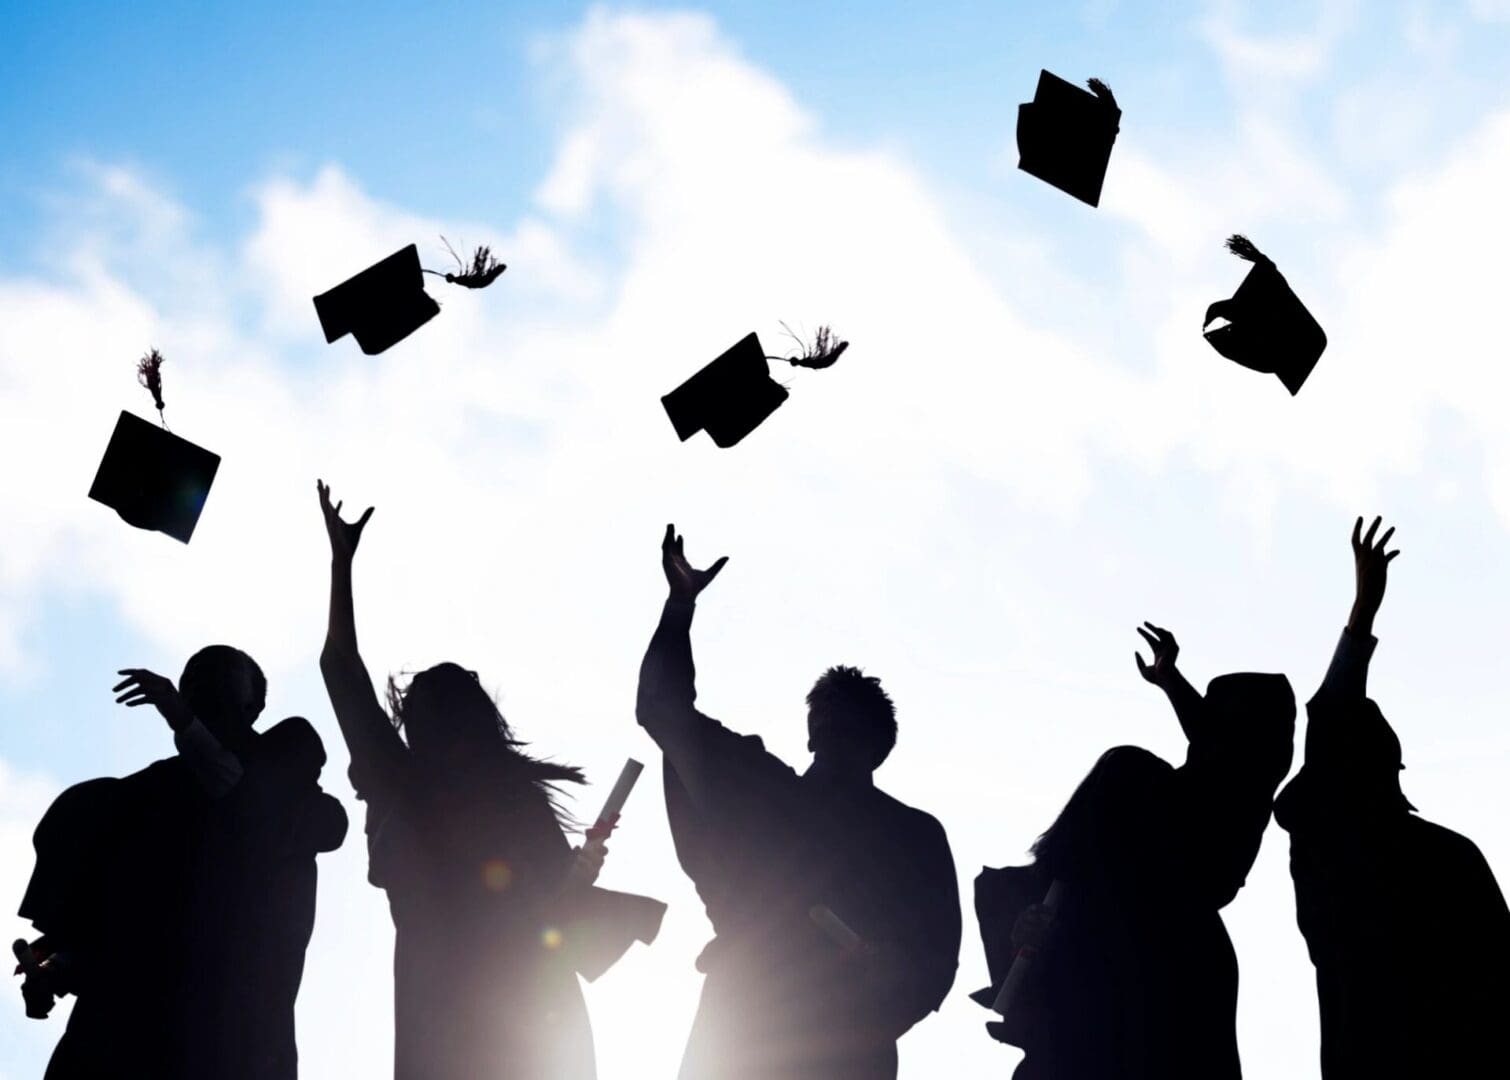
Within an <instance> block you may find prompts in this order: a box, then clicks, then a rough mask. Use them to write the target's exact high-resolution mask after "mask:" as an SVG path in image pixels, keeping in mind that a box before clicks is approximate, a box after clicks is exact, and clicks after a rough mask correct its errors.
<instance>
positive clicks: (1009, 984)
mask: <svg viewBox="0 0 1510 1080" xmlns="http://www.w3.org/2000/svg"><path fill="white" fill-rule="evenodd" d="M1063 896H1064V882H1062V881H1059V880H1057V879H1056V880H1055V881H1054V883H1053V884H1051V885H1050V886H1049V891H1048V892H1047V893H1045V894H1044V897H1043V906H1044V908H1045V909H1046V914H1047V915H1048V916H1049V918H1050V919H1051V920H1052V919H1053V917H1054V909H1055V908H1057V907H1058V906H1059V902H1060V900H1061V899H1062V898H1063ZM1037 953H1038V950H1037V949H1036V948H1034V947H1033V946H1032V945H1024V946H1022V948H1020V949H1018V950H1017V955H1016V956H1014V957H1013V958H1012V966H1011V967H1009V968H1008V969H1007V977H1006V978H1005V979H1003V980H1002V981H1001V989H1000V990H998V991H997V993H996V1000H995V1001H994V1002H992V1003H991V1008H992V1010H993V1011H995V1012H998V1013H1000V1014H1001V1015H1002V1016H1010V1015H1011V1013H1012V1006H1013V1004H1014V1003H1015V1002H1016V1000H1017V996H1018V994H1020V993H1022V987H1023V985H1024V984H1025V983H1026V982H1027V981H1028V974H1029V973H1030V972H1031V971H1032V970H1033V958H1034V956H1036V955H1037Z"/></svg>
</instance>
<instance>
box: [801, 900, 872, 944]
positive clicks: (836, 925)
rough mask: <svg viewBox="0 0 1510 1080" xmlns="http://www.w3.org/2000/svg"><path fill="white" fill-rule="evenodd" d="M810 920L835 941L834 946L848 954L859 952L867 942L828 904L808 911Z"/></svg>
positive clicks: (815, 905)
mask: <svg viewBox="0 0 1510 1080" xmlns="http://www.w3.org/2000/svg"><path fill="white" fill-rule="evenodd" d="M807 915H808V918H810V919H812V920H813V922H814V923H815V924H816V925H817V926H818V928H819V929H820V930H822V931H823V932H824V933H825V934H827V935H828V936H829V937H830V938H832V939H833V941H834V944H836V945H838V946H839V948H841V949H843V950H844V951H845V952H847V953H853V952H859V951H860V949H861V947H863V946H864V944H865V941H864V940H863V939H862V938H861V937H860V935H859V934H857V933H855V932H854V931H853V930H851V929H850V928H849V923H847V922H845V921H844V920H843V919H841V918H839V916H837V915H835V914H834V911H833V908H831V907H829V906H828V905H827V904H814V905H813V906H812V907H810V908H808V909H807Z"/></svg>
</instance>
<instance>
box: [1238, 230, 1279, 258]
mask: <svg viewBox="0 0 1510 1080" xmlns="http://www.w3.org/2000/svg"><path fill="white" fill-rule="evenodd" d="M1227 250H1228V251H1230V252H1232V254H1234V255H1236V256H1237V257H1238V258H1239V259H1245V260H1247V261H1248V262H1251V263H1256V262H1270V261H1272V260H1270V258H1269V257H1268V256H1267V255H1265V254H1264V253H1263V252H1262V251H1259V250H1258V248H1256V247H1254V246H1253V241H1252V240H1249V239H1248V238H1247V237H1246V236H1244V235H1243V234H1242V233H1233V234H1232V235H1231V236H1229V237H1227Z"/></svg>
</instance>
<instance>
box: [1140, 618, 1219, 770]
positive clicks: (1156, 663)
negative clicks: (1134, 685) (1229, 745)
mask: <svg viewBox="0 0 1510 1080" xmlns="http://www.w3.org/2000/svg"><path fill="white" fill-rule="evenodd" d="M1138 633H1139V634H1140V635H1142V637H1143V640H1144V641H1146V642H1148V647H1149V648H1150V649H1152V650H1153V662H1152V663H1148V662H1146V661H1144V659H1143V655H1142V654H1141V653H1136V652H1135V653H1133V658H1134V659H1135V660H1137V661H1138V673H1139V674H1141V675H1142V676H1143V678H1145V679H1147V680H1148V681H1149V682H1151V683H1153V685H1155V686H1157V687H1158V688H1159V689H1160V690H1162V691H1164V694H1165V696H1167V697H1168V698H1169V704H1170V705H1172V706H1174V715H1175V718H1176V719H1177V720H1179V722H1180V730H1181V731H1183V732H1184V733H1185V738H1186V739H1189V740H1191V741H1194V740H1195V739H1196V738H1197V737H1198V736H1199V735H1200V734H1201V725H1202V723H1203V718H1204V716H1205V709H1204V708H1202V704H1203V703H1202V701H1201V692H1200V691H1199V690H1197V689H1196V688H1195V687H1193V686H1191V685H1190V680H1189V679H1187V678H1185V676H1184V674H1183V673H1182V672H1181V671H1180V669H1179V668H1178V667H1177V666H1176V664H1175V661H1176V660H1178V659H1179V656H1180V643H1179V642H1177V641H1176V640H1175V639H1174V635H1173V634H1171V633H1170V632H1169V631H1168V630H1165V629H1163V628H1162V627H1158V626H1155V625H1154V624H1153V623H1151V622H1145V623H1144V624H1143V625H1142V626H1140V627H1138Z"/></svg>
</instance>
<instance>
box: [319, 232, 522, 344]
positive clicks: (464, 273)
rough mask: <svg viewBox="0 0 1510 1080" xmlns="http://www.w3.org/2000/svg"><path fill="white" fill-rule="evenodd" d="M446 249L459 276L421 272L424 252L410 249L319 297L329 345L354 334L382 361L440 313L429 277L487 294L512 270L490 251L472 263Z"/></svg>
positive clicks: (479, 251) (477, 254)
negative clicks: (427, 283)
mask: <svg viewBox="0 0 1510 1080" xmlns="http://www.w3.org/2000/svg"><path fill="white" fill-rule="evenodd" d="M441 243H443V244H445V245H446V250H447V251H450V252H451V257H452V258H453V259H455V260H456V271H455V272H451V273H441V272H440V271H438V270H427V269H425V268H424V267H422V266H420V263H419V248H417V247H416V246H415V245H413V244H410V245H409V246H408V247H406V248H401V249H399V250H398V251H395V252H394V253H393V254H392V255H390V256H388V257H387V258H386V259H384V260H382V261H381V262H377V263H374V264H373V265H371V266H369V267H368V268H367V269H366V270H363V271H362V272H361V273H360V274H357V275H356V276H355V277H351V278H347V279H346V280H345V281H343V282H341V284H339V285H337V286H336V287H335V288H334V289H331V290H330V291H329V292H323V293H321V294H320V295H319V296H317V297H315V312H316V314H318V315H319V316H320V328H321V329H322V330H324V331H325V340H326V342H333V341H336V340H337V339H338V338H342V337H345V336H346V335H347V334H351V335H352V336H353V337H355V338H356V339H357V344H358V345H360V346H361V348H362V351H363V352H364V353H366V354H367V355H368V356H376V355H377V354H378V353H380V352H382V351H383V350H385V349H387V348H389V347H390V346H393V345H396V344H398V343H399V342H400V341H403V340H404V338H406V337H408V336H409V335H410V334H412V333H414V331H416V330H418V329H419V328H420V327H421V326H424V325H425V323H427V322H429V321H430V320H431V319H433V318H435V316H436V315H438V314H439V313H440V305H439V304H437V303H436V302H435V301H434V299H432V298H431V296H430V294H429V293H427V292H425V278H424V275H426V274H434V275H435V276H436V277H441V278H445V280H446V281H448V282H450V283H451V284H453V285H461V286H463V287H464V288H468V289H483V288H486V287H487V286H489V285H491V284H493V282H494V281H496V280H498V275H500V274H502V273H503V272H504V271H505V270H506V269H508V267H506V266H505V265H504V264H503V263H501V262H499V261H498V260H497V259H496V258H495V257H494V256H493V253H492V251H491V249H489V248H487V247H479V248H478V249H477V250H476V251H474V252H473V253H472V261H471V262H470V263H467V262H463V261H462V258H461V256H460V255H457V254H456V251H455V250H454V249H453V248H452V247H451V245H450V244H449V243H447V242H446V238H445V237H441Z"/></svg>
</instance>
